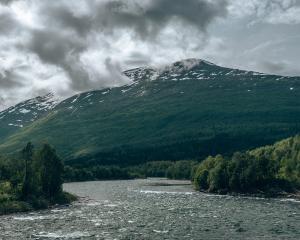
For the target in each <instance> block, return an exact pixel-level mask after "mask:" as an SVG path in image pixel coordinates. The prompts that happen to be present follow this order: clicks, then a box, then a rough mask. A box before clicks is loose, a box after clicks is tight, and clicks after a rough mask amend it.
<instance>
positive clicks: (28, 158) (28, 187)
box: [21, 142, 34, 199]
mask: <svg viewBox="0 0 300 240" xmlns="http://www.w3.org/2000/svg"><path fill="white" fill-rule="evenodd" d="M33 148H34V147H33V145H32V143H31V142H29V143H27V145H26V146H25V147H24V148H23V150H22V152H21V153H22V158H23V159H24V162H25V163H24V164H25V167H24V179H23V184H22V193H21V194H22V198H23V199H27V198H28V196H29V195H30V194H31V193H32V192H33V191H34V184H33V171H32V157H33Z"/></svg>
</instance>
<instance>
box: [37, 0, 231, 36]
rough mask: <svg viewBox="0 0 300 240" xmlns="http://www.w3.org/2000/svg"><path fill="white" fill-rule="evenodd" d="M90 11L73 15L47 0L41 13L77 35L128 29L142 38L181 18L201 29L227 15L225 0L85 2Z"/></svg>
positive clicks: (115, 0) (203, 29)
mask: <svg viewBox="0 0 300 240" xmlns="http://www.w3.org/2000/svg"><path fill="white" fill-rule="evenodd" d="M87 4H88V5H89V8H90V12H89V14H86V15H84V14H83V15H80V14H75V13H74V12H73V11H72V9H69V8H63V7H62V6H61V5H58V4H55V3H54V4H53V3H49V4H47V5H44V7H43V14H45V16H46V18H48V20H50V24H51V23H52V24H53V23H56V24H58V25H60V26H61V27H63V28H73V29H74V30H76V31H77V32H78V33H80V34H87V33H89V32H90V31H91V30H95V31H104V32H106V33H109V32H113V31H114V30H118V29H120V28H121V29H122V28H129V29H132V30H134V31H135V33H137V35H138V36H140V37H141V38H142V39H146V38H153V37H155V36H156V35H157V34H158V33H159V32H160V31H161V30H162V29H163V28H164V27H165V26H166V25H167V24H169V23H170V22H171V21H173V20H179V21H183V22H185V23H187V24H190V25H192V26H194V27H195V28H196V29H198V30H200V31H205V30H206V28H207V26H208V25H209V24H210V23H211V22H212V21H213V20H215V18H217V17H224V16H226V14H227V0H220V1H218V2H211V1H207V0H189V1H182V0H154V1H149V2H148V4H147V3H146V4H145V2H144V4H142V3H140V2H139V1H127V2H125V1H118V0H114V1H100V2H93V1H90V2H87Z"/></svg>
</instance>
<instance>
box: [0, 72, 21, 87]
mask: <svg viewBox="0 0 300 240" xmlns="http://www.w3.org/2000/svg"><path fill="white" fill-rule="evenodd" d="M22 85H23V83H22V77H21V76H20V75H19V74H18V73H16V72H15V71H14V70H13V69H10V70H5V71H3V72H2V73H0V86H1V88H2V89H11V88H16V87H21V86H22Z"/></svg>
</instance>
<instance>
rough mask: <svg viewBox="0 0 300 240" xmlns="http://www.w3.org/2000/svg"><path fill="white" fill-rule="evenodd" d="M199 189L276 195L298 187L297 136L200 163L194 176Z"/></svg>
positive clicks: (299, 147)
mask: <svg viewBox="0 0 300 240" xmlns="http://www.w3.org/2000/svg"><path fill="white" fill-rule="evenodd" d="M193 182H194V184H195V187H196V188H197V189H199V190H203V191H208V192H216V193H227V192H239V193H257V192H263V193H267V194H271V195H276V194H278V193H280V192H283V191H286V192H293V191H295V190H296V189H298V188H300V136H296V137H293V138H289V139H286V140H283V141H281V142H278V143H276V144H274V145H272V146H266V147H261V148H258V149H255V150H253V151H248V152H243V153H241V152H236V153H234V154H233V156H231V157H224V156H222V155H217V156H216V157H211V156H210V157H208V158H207V159H206V160H204V161H203V162H201V163H200V164H199V166H198V167H197V169H196V171H195V175H194V176H193Z"/></svg>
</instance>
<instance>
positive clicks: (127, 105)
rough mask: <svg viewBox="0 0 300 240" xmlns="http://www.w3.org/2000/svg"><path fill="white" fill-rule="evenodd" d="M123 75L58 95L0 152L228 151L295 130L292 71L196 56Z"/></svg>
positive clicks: (110, 157)
mask: <svg viewBox="0 0 300 240" xmlns="http://www.w3.org/2000/svg"><path fill="white" fill-rule="evenodd" d="M182 63H183V64H182ZM185 63H188V64H186V65H187V66H188V67H186V65H185ZM124 74H125V75H127V76H128V77H130V78H131V80H132V82H131V83H130V84H127V85H124V86H120V87H115V88H105V89H102V90H94V91H88V92H84V93H80V94H77V95H74V96H72V97H70V98H67V99H65V100H63V101H61V102H60V103H59V104H57V105H55V107H54V108H53V109H51V111H50V113H49V114H46V115H44V116H42V117H41V118H40V119H38V120H37V121H35V122H33V123H31V124H30V125H29V126H27V127H25V128H23V129H20V131H18V132H16V133H14V134H13V135H10V136H9V137H8V138H6V139H4V140H2V141H0V150H2V151H8V152H10V151H13V149H17V148H18V147H21V143H24V142H26V141H31V140H32V141H34V142H35V143H38V142H40V141H44V140H47V141H48V142H50V143H51V144H54V145H55V146H56V145H58V146H57V149H58V152H59V153H60V154H61V155H62V156H63V157H64V158H65V159H66V160H68V161H72V162H77V163H78V162H97V161H98V162H99V161H100V162H102V163H105V164H107V163H119V162H124V161H125V162H126V161H128V162H129V161H133V162H134V161H138V160H136V159H138V158H139V159H141V160H140V161H148V160H170V159H171V160H173V159H174V160H175V159H186V158H195V157H197V156H198V157H200V156H205V155H208V154H211V153H228V154H229V153H231V152H232V151H236V150H239V149H240V148H241V149H243V148H244V149H246V148H251V147H256V146H259V145H265V144H268V143H272V142H274V141H276V140H279V139H282V138H285V137H289V136H290V135H294V134H296V133H298V132H299V130H300V127H299V125H298V124H297V123H298V122H300V111H299V109H300V108H299V107H300V106H299V101H297V99H298V97H300V95H299V89H300V80H299V77H282V76H277V75H267V74H261V73H256V72H252V71H243V70H238V69H230V68H223V67H220V66H217V65H215V64H211V63H207V62H205V61H202V60H185V62H184V61H180V62H176V63H174V64H171V65H169V67H168V66H167V67H165V68H163V70H161V69H158V70H155V69H153V68H145V67H143V68H136V69H132V70H128V71H125V72H124ZM0 124H2V123H1V120H0ZM270 132H271V133H270ZM62 133H64V134H65V135H67V136H61V135H62ZM226 148H227V150H226ZM129 159H130V160H129ZM132 159H133V160H132Z"/></svg>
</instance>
